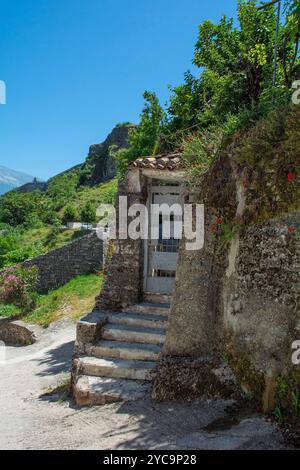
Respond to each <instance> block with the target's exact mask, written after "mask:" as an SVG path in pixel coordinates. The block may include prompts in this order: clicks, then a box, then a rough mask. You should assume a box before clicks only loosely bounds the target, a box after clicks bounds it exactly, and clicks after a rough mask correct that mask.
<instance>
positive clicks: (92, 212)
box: [80, 202, 97, 224]
mask: <svg viewBox="0 0 300 470" xmlns="http://www.w3.org/2000/svg"><path fill="white" fill-rule="evenodd" d="M80 215H81V222H83V223H86V224H93V223H95V222H96V220H97V218H96V208H95V207H94V206H93V204H92V203H91V202H87V203H86V204H85V206H84V207H83V208H82V209H81V213H80Z"/></svg>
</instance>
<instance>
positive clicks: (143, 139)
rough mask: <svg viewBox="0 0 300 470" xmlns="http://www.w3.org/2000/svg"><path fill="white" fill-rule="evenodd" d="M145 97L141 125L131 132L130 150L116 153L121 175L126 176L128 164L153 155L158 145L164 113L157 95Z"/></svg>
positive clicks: (145, 94) (148, 94)
mask: <svg viewBox="0 0 300 470" xmlns="http://www.w3.org/2000/svg"><path fill="white" fill-rule="evenodd" d="M143 97H144V100H145V104H144V108H143V110H142V113H141V116H140V123H139V125H138V126H137V127H135V128H133V129H132V130H131V131H130V134H129V148H128V149H123V150H120V151H118V152H117V153H115V158H116V161H117V166H118V171H119V174H120V175H124V173H125V171H126V169H127V166H128V163H130V162H131V161H133V160H135V159H136V158H138V157H143V156H147V155H152V154H153V153H155V151H156V147H157V145H158V138H159V131H160V128H161V124H162V121H163V118H164V111H163V109H162V107H161V106H160V104H159V100H158V98H157V96H156V95H155V93H152V92H150V91H145V93H144V95H143Z"/></svg>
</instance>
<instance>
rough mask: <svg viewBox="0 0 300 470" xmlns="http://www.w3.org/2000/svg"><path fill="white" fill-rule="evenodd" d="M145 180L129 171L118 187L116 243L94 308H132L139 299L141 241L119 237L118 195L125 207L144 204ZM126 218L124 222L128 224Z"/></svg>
mask: <svg viewBox="0 0 300 470" xmlns="http://www.w3.org/2000/svg"><path fill="white" fill-rule="evenodd" d="M145 184H146V183H145V180H144V178H143V177H142V175H141V173H140V171H139V170H136V171H135V172H134V171H131V172H129V173H128V174H127V177H126V178H125V180H124V181H122V182H121V183H120V184H119V191H118V195H117V201H116V212H117V240H115V241H111V242H110V244H109V247H108V253H107V261H106V268H105V271H106V277H105V282H104V286H103V288H102V291H101V294H100V296H99V297H98V299H97V302H96V308H100V309H111V310H117V309H118V308H120V307H125V306H127V305H133V304H135V303H137V302H139V300H140V299H141V296H142V290H143V272H142V270H143V256H144V255H143V241H142V240H131V239H128V240H122V239H120V238H119V228H120V227H119V224H118V221H119V196H126V197H127V204H128V207H130V206H131V205H132V204H139V203H140V204H145V203H146V198H147V193H146V187H145ZM130 220H131V219H130V218H128V223H130Z"/></svg>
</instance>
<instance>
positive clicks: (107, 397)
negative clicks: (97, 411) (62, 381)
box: [74, 375, 150, 406]
mask: <svg viewBox="0 0 300 470" xmlns="http://www.w3.org/2000/svg"><path fill="white" fill-rule="evenodd" d="M149 393H150V384H149V383H143V382H137V381H134V380H124V379H114V378H108V377H92V376H88V375H83V376H81V377H79V378H78V380H77V382H76V384H75V386H74V397H75V401H76V403H77V405H79V406H93V405H105V404H108V403H114V402H118V401H130V400H132V401H134V400H140V399H143V398H145V397H146V396H147V395H148V394H149Z"/></svg>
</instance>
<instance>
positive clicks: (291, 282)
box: [153, 115, 300, 410]
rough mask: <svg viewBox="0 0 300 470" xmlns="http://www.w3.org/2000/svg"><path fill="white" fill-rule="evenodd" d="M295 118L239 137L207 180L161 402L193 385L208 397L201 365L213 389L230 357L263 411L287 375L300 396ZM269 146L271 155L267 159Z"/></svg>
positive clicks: (159, 382) (175, 312) (182, 275)
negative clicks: (199, 235)
mask: <svg viewBox="0 0 300 470" xmlns="http://www.w3.org/2000/svg"><path fill="white" fill-rule="evenodd" d="M292 117H293V115H292ZM290 119H291V117H288V118H287V126H286V131H285V132H283V133H282V134H278V135H277V137H276V138H277V140H276V141H275V140H274V138H273V137H272V138H271V139H270V142H269V140H268V138H266V137H265V136H264V134H263V133H264V132H270V129H269V127H270V126H271V125H270V126H269V127H268V128H267V129H266V127H263V126H262V127H261V128H259V129H258V130H257V129H256V130H255V129H254V131H253V132H252V131H251V133H249V136H240V141H239V142H238V143H237V144H235V145H232V146H231V147H230V148H228V149H227V151H225V152H224V155H222V156H221V157H220V158H219V159H218V160H217V161H216V162H215V164H214V165H213V167H212V168H211V170H210V172H209V173H208V174H207V175H206V177H205V179H204V180H203V182H202V188H201V192H200V195H199V199H198V202H199V203H204V204H205V211H206V220H205V245H204V248H203V249H202V250H200V251H198V252H188V251H186V250H185V248H184V244H182V246H181V250H180V256H179V263H178V268H177V275H176V288H175V292H174V295H173V299H172V305H171V313H170V323H169V328H168V331H167V338H166V344H165V350H164V358H163V359H162V361H161V364H160V365H159V368H158V375H157V379H156V381H155V384H154V393H153V395H154V396H155V397H158V398H159V399H164V398H165V397H168V396H172V397H173V398H175V399H176V397H177V398H180V397H181V395H182V391H184V390H185V388H186V386H185V384H186V383H189V384H190V385H189V386H190V387H191V389H193V393H192V394H193V396H194V397H197V396H198V397H200V396H201V395H202V394H203V393H204V391H203V387H201V386H200V385H201V384H200V385H199V384H198V382H197V380H196V378H195V373H194V371H195V369H197V371H198V372H197V374H198V376H200V377H201V380H203V381H206V382H207V378H208V377H210V378H209V381H210V383H211V384H212V385H213V382H214V380H211V374H210V371H213V370H216V368H217V367H218V364H219V365H220V366H221V367H222V364H224V361H225V362H226V363H227V364H229V365H230V366H231V369H232V370H233V371H234V373H235V377H236V379H237V381H238V383H239V386H240V387H241V388H242V389H243V390H244V391H246V392H249V393H251V394H252V395H253V396H254V397H255V398H257V399H258V400H261V402H262V404H263V408H264V409H265V410H268V409H272V408H274V405H275V399H277V398H278V384H279V381H280V380H281V381H282V380H283V381H284V383H285V384H290V385H286V389H285V390H286V393H287V394H289V398H288V400H290V399H291V397H292V394H293V393H294V396H298V394H299V391H300V370H299V369H300V366H295V365H293V364H292V353H293V350H292V343H293V342H294V341H296V340H299V339H300V302H299V300H300V211H299V197H298V194H299V187H300V186H299V184H298V183H297V180H295V181H293V179H292V181H291V179H290V178H288V176H289V175H290V173H292V175H293V174H294V175H297V168H299V161H300V148H299V140H297V139H296V138H295V136H294V134H291V129H292V127H291V126H290V123H289V120H290ZM298 122H299V121H298ZM280 125H282V121H281V123H280ZM271 127H272V126H271ZM271 131H272V132H273V128H271ZM278 132H279V131H278ZM280 132H282V131H280ZM256 134H257V135H258V137H257V135H256ZM264 142H267V144H266V145H268V147H267V150H268V153H266V149H265V153H264V152H263V150H264V149H262V152H263V153H262V154H261V155H260V154H259V153H258V152H259V150H260V149H259V148H258V146H259V145H261V144H262V143H264ZM272 146H273V147H272ZM252 147H253V148H252ZM251 158H252V160H251ZM201 358H202V359H203V360H204V361H203V364H205V367H203V368H202V367H200V366H201ZM208 363H210V366H209V367H208V368H207V364H208ZM227 372H228V371H227ZM174 377H176V380H175V379H174V380H173V379H172V378H174ZM297 377H298V378H297ZM180 381H181V382H180ZM200 382H201V381H200ZM291 384H292V385H291ZM172 387H173V388H174V390H173V389H172ZM195 390H196V392H195ZM206 392H207V387H206V390H205V393H206ZM214 393H216V391H215V390H214ZM197 394H198V395H197ZM276 397H277V398H276ZM290 409H291V406H290Z"/></svg>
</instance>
